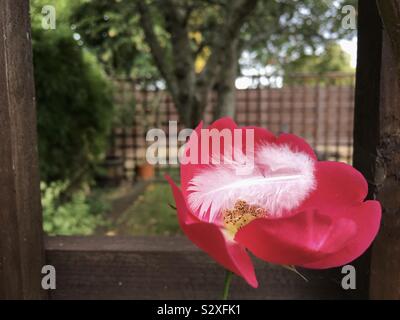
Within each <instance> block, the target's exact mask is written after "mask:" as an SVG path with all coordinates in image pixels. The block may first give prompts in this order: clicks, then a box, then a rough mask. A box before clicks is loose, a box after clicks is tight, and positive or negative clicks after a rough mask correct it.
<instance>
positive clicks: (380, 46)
mask: <svg viewBox="0 0 400 320" xmlns="http://www.w3.org/2000/svg"><path fill="white" fill-rule="evenodd" d="M392 2H393V1H392ZM378 3H379V2H378ZM381 3H382V2H381ZM388 3H389V1H388ZM398 23H400V21H399V22H398ZM358 31H359V37H358V44H359V48H358V50H359V56H358V67H357V83H356V104H355V124H354V133H355V135H354V165H355V167H356V168H357V169H359V170H360V171H361V172H362V173H363V174H364V176H365V177H366V178H367V180H368V183H369V195H368V197H369V198H370V199H378V200H379V201H380V203H381V205H382V214H383V216H382V225H381V229H380V231H379V234H378V237H377V239H376V240H375V241H374V244H373V248H372V260H371V272H370V297H371V298H373V299H400V172H399V168H400V87H399V79H398V75H397V72H396V56H395V53H394V52H395V50H394V48H393V45H392V41H391V40H390V38H389V36H388V34H387V30H383V26H382V21H381V18H380V16H379V12H378V8H377V5H376V1H375V0H362V1H359V30H358Z"/></svg>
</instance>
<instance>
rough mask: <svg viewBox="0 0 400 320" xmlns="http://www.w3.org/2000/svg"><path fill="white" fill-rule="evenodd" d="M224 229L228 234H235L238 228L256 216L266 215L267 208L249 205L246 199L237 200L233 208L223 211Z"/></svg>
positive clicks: (263, 216)
mask: <svg viewBox="0 0 400 320" xmlns="http://www.w3.org/2000/svg"><path fill="white" fill-rule="evenodd" d="M222 216H223V220H224V226H225V229H226V230H227V231H228V233H229V234H230V235H232V236H233V235H235V234H236V232H238V231H239V229H240V228H242V227H243V226H245V225H246V224H248V223H250V222H251V221H253V220H254V219H257V218H265V217H267V216H268V213H267V210H265V209H263V208H260V207H257V206H252V205H249V204H248V203H247V202H246V201H243V200H238V201H236V202H235V206H234V207H233V209H225V210H224V211H223V215H222Z"/></svg>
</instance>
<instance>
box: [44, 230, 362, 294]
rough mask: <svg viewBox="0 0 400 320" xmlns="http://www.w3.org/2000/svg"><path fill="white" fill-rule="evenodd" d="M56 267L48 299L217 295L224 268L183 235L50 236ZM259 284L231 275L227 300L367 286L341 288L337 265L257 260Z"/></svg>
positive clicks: (48, 243) (49, 249) (49, 248)
mask: <svg viewBox="0 0 400 320" xmlns="http://www.w3.org/2000/svg"><path fill="white" fill-rule="evenodd" d="M46 253H47V254H46V256H47V263H48V264H52V265H54V266H55V268H56V270H57V289H56V290H52V291H51V293H50V298H51V299H219V298H220V296H221V293H222V288H223V282H224V276H225V272H224V270H223V269H222V268H221V267H220V266H219V265H217V264H216V263H215V262H214V261H213V260H212V259H211V258H209V257H208V256H207V255H206V254H205V253H203V252H201V251H200V250H198V249H197V248H196V247H195V246H194V245H193V244H192V243H190V242H189V241H188V240H187V239H186V238H184V237H50V238H48V239H47V240H46ZM256 272H257V276H258V280H259V282H260V287H259V288H258V289H253V288H251V287H250V286H248V285H247V284H246V283H245V282H244V280H242V279H241V278H238V277H234V280H233V283H232V289H231V296H230V297H231V298H232V299H288V298H293V299H324V298H325V299H348V298H365V297H366V295H367V287H366V286H365V285H363V284H362V283H360V282H358V283H357V285H358V288H357V290H354V291H352V290H349V291H345V290H343V289H342V288H341V278H342V274H341V273H340V270H339V269H332V270H326V271H310V270H302V271H301V272H302V273H303V274H304V275H305V276H306V277H307V278H308V279H309V282H305V281H304V280H302V279H301V278H300V277H299V276H298V275H296V274H294V273H292V272H291V271H288V270H286V269H283V268H282V267H278V266H270V265H268V264H266V263H264V262H260V261H257V263H256Z"/></svg>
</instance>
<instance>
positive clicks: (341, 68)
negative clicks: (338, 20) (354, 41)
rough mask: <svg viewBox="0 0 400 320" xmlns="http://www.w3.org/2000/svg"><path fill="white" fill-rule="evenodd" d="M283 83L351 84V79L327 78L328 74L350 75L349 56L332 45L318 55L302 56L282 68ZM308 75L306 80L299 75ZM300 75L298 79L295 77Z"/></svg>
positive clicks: (352, 70) (338, 47)
mask: <svg viewBox="0 0 400 320" xmlns="http://www.w3.org/2000/svg"><path fill="white" fill-rule="evenodd" d="M283 69H284V75H287V76H286V77H284V82H285V83H286V84H289V83H296V84H305V83H308V84H313V83H316V82H318V83H319V84H323V83H329V84H351V83H353V79H352V77H342V78H341V77H339V76H338V77H331V78H329V77H328V74H330V73H331V74H336V73H339V74H352V73H354V69H353V67H352V66H351V64H350V56H349V55H348V54H347V53H346V52H344V51H343V50H342V49H341V47H340V46H339V45H338V44H336V43H332V44H331V45H328V46H327V47H326V48H325V50H324V51H323V52H322V53H320V54H310V55H303V56H302V57H300V58H299V59H297V60H295V61H292V62H291V63H288V64H286V65H285V66H284V68H283ZM304 74H308V75H310V76H311V77H310V78H309V79H308V80H307V79H306V78H303V77H302V76H301V75H304ZM297 75H300V77H296V76H297Z"/></svg>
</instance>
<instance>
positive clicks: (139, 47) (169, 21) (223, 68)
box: [74, 0, 356, 126]
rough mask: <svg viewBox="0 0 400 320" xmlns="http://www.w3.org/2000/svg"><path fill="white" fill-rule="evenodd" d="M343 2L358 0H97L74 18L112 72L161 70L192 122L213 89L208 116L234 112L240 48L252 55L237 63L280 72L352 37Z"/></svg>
mask: <svg viewBox="0 0 400 320" xmlns="http://www.w3.org/2000/svg"><path fill="white" fill-rule="evenodd" d="M345 4H346V5H349V4H350V5H355V4H356V1H355V0H349V1H347V0H346V1H345V0H324V1H321V0H305V1H294V0H279V1H261V0H259V1H257V0H218V1H208V0H162V1H161V0H143V1H139V0H118V1H106V0H97V1H87V2H85V4H84V5H82V6H80V7H79V8H77V10H76V11H75V12H76V14H75V15H74V23H75V25H76V27H77V28H76V31H77V32H78V33H79V34H80V35H81V36H82V39H83V42H84V44H85V45H87V46H89V47H91V48H93V49H94V50H95V52H96V54H97V55H98V56H99V58H100V60H101V61H102V62H103V63H105V64H106V66H107V70H108V71H109V72H110V73H113V74H121V73H122V74H124V75H126V76H128V77H131V76H134V77H141V76H145V77H151V76H153V77H155V78H156V79H159V77H160V76H159V75H161V76H162V78H163V80H164V83H165V84H166V86H167V88H168V89H169V91H170V93H171V96H172V98H173V100H174V103H175V106H176V108H177V109H178V113H179V115H180V117H181V120H182V121H183V122H184V123H185V124H186V125H188V126H192V125H194V124H197V122H198V120H199V118H201V117H202V115H203V112H204V109H205V104H206V100H207V99H206V96H207V95H208V94H209V92H210V90H213V89H214V90H216V92H217V96H218V99H217V102H216V107H215V109H216V110H217V112H215V114H214V116H221V115H222V114H223V113H227V114H230V113H232V114H233V112H232V110H230V109H232V108H230V107H229V106H230V105H232V104H233V102H234V99H232V92H233V90H234V81H235V75H236V69H237V65H238V59H239V58H240V56H241V53H244V52H246V53H249V55H250V56H251V59H250V61H244V60H243V59H242V60H240V62H241V65H242V67H254V66H258V67H261V68H265V66H267V65H268V66H271V65H272V66H273V67H274V68H273V69H274V70H277V71H282V70H283V68H284V66H285V65H286V64H289V63H291V62H293V61H301V58H302V56H305V55H314V54H315V53H316V52H321V51H323V50H321V49H324V48H325V47H326V45H327V44H329V43H331V42H332V41H334V40H337V39H339V38H344V37H347V38H351V37H353V36H354V31H353V30H345V29H344V28H342V26H341V19H342V18H343V15H342V13H341V8H342V6H343V5H345ZM299 59H300V60H299ZM154 66H156V67H157V70H155V69H154ZM157 71H158V72H157ZM141 72H143V73H141Z"/></svg>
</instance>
